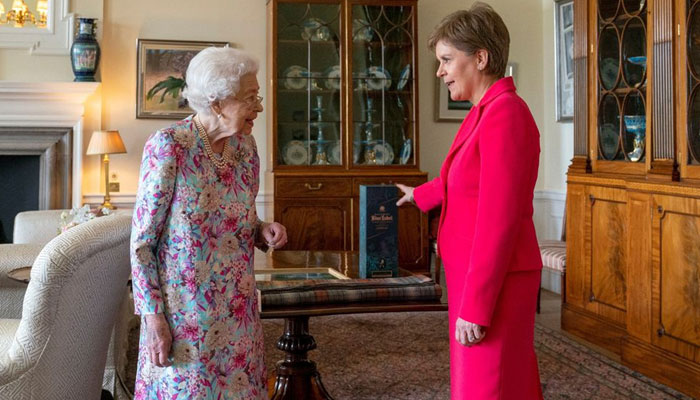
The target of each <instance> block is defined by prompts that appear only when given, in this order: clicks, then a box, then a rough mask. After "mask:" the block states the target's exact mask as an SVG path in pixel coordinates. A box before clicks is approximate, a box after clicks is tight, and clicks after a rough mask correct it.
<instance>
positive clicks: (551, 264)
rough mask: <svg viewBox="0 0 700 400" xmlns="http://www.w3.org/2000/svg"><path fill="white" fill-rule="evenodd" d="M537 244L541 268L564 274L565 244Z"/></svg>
mask: <svg viewBox="0 0 700 400" xmlns="http://www.w3.org/2000/svg"><path fill="white" fill-rule="evenodd" d="M539 244H540V254H541V255H542V267H543V268H547V269H551V270H555V271H559V272H562V273H563V272H566V242H562V241H560V240H542V241H540V243H539Z"/></svg>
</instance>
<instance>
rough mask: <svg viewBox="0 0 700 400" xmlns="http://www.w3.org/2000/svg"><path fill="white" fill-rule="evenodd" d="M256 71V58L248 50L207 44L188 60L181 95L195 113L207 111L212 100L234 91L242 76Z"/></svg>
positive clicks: (233, 93) (231, 93)
mask: <svg viewBox="0 0 700 400" xmlns="http://www.w3.org/2000/svg"><path fill="white" fill-rule="evenodd" d="M257 72H258V61H257V60H256V59H255V58H253V57H252V56H251V55H249V54H248V53H246V52H244V51H241V50H237V49H233V48H231V47H208V48H206V49H204V50H202V51H200V52H199V53H197V55H196V56H194V57H193V58H192V60H191V61H190V65H189V66H188V67H187V73H186V82H187V86H186V87H185V89H184V90H183V91H182V96H183V97H184V98H186V99H187V103H188V104H189V106H190V107H192V109H193V110H195V111H196V112H197V113H201V114H210V113H211V104H212V103H213V102H214V101H216V100H223V99H225V98H227V97H229V96H233V95H236V93H238V90H239V88H240V86H241V84H240V82H241V77H243V76H244V75H247V74H257Z"/></svg>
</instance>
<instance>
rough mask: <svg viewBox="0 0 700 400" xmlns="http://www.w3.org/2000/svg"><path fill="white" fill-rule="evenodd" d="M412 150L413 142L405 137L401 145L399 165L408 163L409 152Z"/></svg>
mask: <svg viewBox="0 0 700 400" xmlns="http://www.w3.org/2000/svg"><path fill="white" fill-rule="evenodd" d="M412 151H413V143H412V141H411V139H410V138H409V139H406V140H405V141H404V142H403V146H401V159H400V160H401V165H406V164H408V160H409V159H410V158H411V152H412Z"/></svg>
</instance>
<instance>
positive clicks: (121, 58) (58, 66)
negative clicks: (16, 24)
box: [0, 0, 573, 236]
mask: <svg viewBox="0 0 700 400" xmlns="http://www.w3.org/2000/svg"><path fill="white" fill-rule="evenodd" d="M472 3H473V1H466V2H465V1H456V0H419V1H418V45H419V66H418V73H419V79H420V86H419V93H420V97H419V99H418V100H419V104H420V105H419V118H420V134H421V138H420V142H421V143H420V156H421V169H422V170H424V171H427V172H428V174H429V176H430V177H434V176H436V174H437V173H438V171H439V169H440V165H441V164H442V160H443V159H444V157H445V155H446V154H447V150H448V149H449V146H450V144H451V143H452V139H453V138H454V134H455V132H456V130H457V128H458V127H459V123H458V122H454V123H453V122H435V118H434V114H435V106H434V104H435V100H436V99H435V89H436V79H435V75H434V73H435V57H434V55H433V54H432V53H431V52H430V51H429V50H428V49H427V46H426V43H427V38H428V35H429V34H430V32H431V31H432V29H433V27H434V26H435V25H437V23H438V22H439V21H440V20H441V19H442V18H443V17H445V16H446V15H447V14H449V13H451V12H453V11H456V10H458V9H462V8H467V7H469V6H470V5H471V4H472ZM489 3H490V4H491V5H492V6H493V7H494V8H495V10H496V11H497V12H498V13H500V14H501V16H502V17H503V19H504V21H505V23H506V25H507V26H508V28H509V30H510V35H511V48H510V61H511V62H514V63H516V65H517V70H516V85H517V87H518V92H519V94H520V95H521V96H522V97H523V98H524V99H525V101H526V102H527V103H528V105H529V106H530V109H531V111H532V113H533V116H534V117H535V121H536V123H537V126H538V127H539V129H540V133H541V147H542V156H541V161H540V174H539V179H538V181H537V186H536V189H537V191H538V194H537V195H536V203H537V202H541V204H536V209H537V210H542V211H537V212H536V219H538V221H539V222H537V225H538V227H545V226H557V223H556V221H554V222H552V221H548V218H549V217H544V216H546V215H551V214H557V213H558V212H555V211H556V209H557V207H559V205H557V204H556V202H557V201H558V200H556V199H560V198H562V196H561V194H562V193H563V192H564V191H565V188H566V185H565V175H564V174H565V171H566V168H567V166H568V164H569V159H570V158H571V154H573V128H572V126H571V124H570V123H567V124H561V123H557V122H555V121H554V100H553V99H554V79H553V77H554V16H553V2H552V1H551V0H541V1H540V2H537V1H533V0H526V1H523V0H492V1H490V2H489ZM71 10H72V11H73V12H75V13H77V14H78V15H80V16H86V17H96V18H99V21H98V28H99V32H98V37H99V41H100V45H101V47H102V59H101V61H100V64H101V65H100V74H99V75H98V78H99V79H100V80H101V81H102V88H101V93H102V102H101V103H102V116H101V117H102V118H101V123H102V128H103V129H118V130H119V131H120V132H121V134H122V137H123V139H124V142H125V144H126V146H127V151H128V153H127V154H124V155H114V156H113V157H111V164H110V172H112V173H116V174H117V177H118V181H119V182H120V184H121V193H120V194H116V195H114V196H113V197H114V198H116V200H117V202H119V201H120V199H121V201H127V202H128V200H129V199H130V198H131V197H133V195H134V193H135V192H136V188H137V185H138V169H139V162H140V157H141V151H142V148H143V144H144V142H145V140H146V138H147V137H148V136H149V135H150V134H151V133H152V132H153V131H155V130H157V129H159V128H161V127H164V126H166V125H168V124H169V123H171V121H168V120H145V119H136V118H135V105H134V103H135V99H136V39H137V38H146V39H173V40H177V39H181V40H215V41H229V42H231V43H232V45H234V46H236V47H239V48H242V49H244V50H247V51H249V52H251V53H252V54H253V55H255V56H256V57H257V58H258V59H259V60H260V64H261V65H260V66H261V70H260V73H259V74H258V80H259V82H260V85H261V93H265V91H266V82H265V71H266V65H265V64H266V51H267V46H266V37H265V34H266V29H267V23H266V2H265V1H262V0H237V1H230V0H208V1H206V2H200V3H198V4H197V5H196V6H194V5H193V4H192V3H189V2H180V1H172V0H149V1H136V0H102V1H98V0H73V1H71ZM137 10H138V11H137ZM0 79H3V80H11V81H71V80H72V79H73V75H72V72H71V69H70V62H69V60H68V57H67V56H30V55H28V54H27V52H26V51H19V50H0ZM266 113H267V110H266V111H265V112H263V114H261V115H260V117H259V118H258V120H257V121H256V126H255V129H254V130H253V135H254V136H255V138H256V140H257V142H258V148H259V151H260V154H261V157H262V158H263V159H264V160H265V162H266V163H267V164H268V165H269V163H270V152H269V151H268V138H267V132H268V129H267V126H266V115H265V114H266ZM86 136H88V137H86V143H85V145H87V140H88V139H89V135H86ZM266 178H267V177H266V176H265V174H262V175H261V180H262V182H261V188H263V189H261V190H262V191H263V193H262V196H261V197H262V198H263V199H265V200H266V201H269V198H268V197H267V196H266V194H267V193H265V192H264V190H265V189H264V188H266V187H269V186H270V185H269V184H268V183H269V182H266V181H267V180H268V179H266ZM101 183H102V179H100V162H99V159H98V157H97V156H87V157H86V159H85V167H84V177H83V193H84V194H86V195H87V197H86V198H87V199H88V200H90V201H92V200H93V199H96V198H99V196H100V195H99V194H100V193H102V186H103V184H101ZM552 210H555V211H552ZM543 232H544V231H543ZM549 235H550V233H549V232H547V233H546V236H549Z"/></svg>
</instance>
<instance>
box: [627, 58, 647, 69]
mask: <svg viewBox="0 0 700 400" xmlns="http://www.w3.org/2000/svg"><path fill="white" fill-rule="evenodd" d="M627 61H629V62H631V63H632V64H634V65H639V66H640V67H646V65H647V56H634V57H627Z"/></svg>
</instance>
